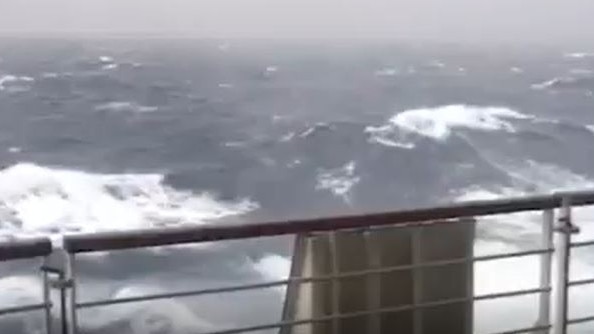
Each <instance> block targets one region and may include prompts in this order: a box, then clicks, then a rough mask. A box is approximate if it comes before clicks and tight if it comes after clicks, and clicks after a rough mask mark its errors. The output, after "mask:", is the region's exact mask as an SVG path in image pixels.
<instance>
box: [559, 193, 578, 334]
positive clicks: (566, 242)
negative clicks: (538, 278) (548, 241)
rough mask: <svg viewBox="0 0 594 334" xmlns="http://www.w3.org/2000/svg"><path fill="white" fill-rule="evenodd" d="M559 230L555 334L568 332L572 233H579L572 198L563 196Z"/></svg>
mask: <svg viewBox="0 0 594 334" xmlns="http://www.w3.org/2000/svg"><path fill="white" fill-rule="evenodd" d="M555 231H556V232H559V239H558V243H557V245H558V247H557V251H556V259H557V277H556V281H555V286H556V290H557V294H556V299H555V316H554V321H553V334H566V333H567V315H568V312H567V309H568V298H567V297H568V296H567V292H568V287H569V284H568V283H569V261H570V256H571V235H572V234H574V233H578V232H579V229H578V228H577V227H576V226H574V225H573V223H572V221H571V199H570V198H569V197H567V196H566V197H563V199H562V206H561V214H560V217H559V224H558V226H557V228H556V229H555Z"/></svg>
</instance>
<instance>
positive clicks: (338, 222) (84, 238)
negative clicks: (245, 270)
mask: <svg viewBox="0 0 594 334" xmlns="http://www.w3.org/2000/svg"><path fill="white" fill-rule="evenodd" d="M565 197H571V204H572V206H582V205H592V204H594V192H593V191H588V192H585V191H584V192H571V193H557V194H552V195H546V196H532V197H513V198H504V199H498V200H487V201H468V202H463V203H458V204H453V205H449V206H441V207H432V208H425V209H415V210H402V211H396V212H390V213H376V214H368V215H355V216H346V217H330V218H322V219H311V220H296V221H278V222H269V223H259V224H247V225H227V226H220V225H217V226H184V227H175V228H173V227H170V228H155V229H143V230H136V231H127V232H122V231H118V232H102V233H87V234H78V235H71V236H66V237H64V247H65V249H66V250H67V251H69V252H71V253H81V252H94V251H107V250H115V249H129V248H141V247H152V246H164V245H172V244H182V243H197V242H208V241H218V240H233V239H245V238H255V237H267V236H268V237H270V236H279V235H288V234H299V233H308V232H322V231H333V230H340V229H354V228H363V227H372V226H386V225H401V226H406V225H409V224H411V223H415V222H416V223H418V222H427V221H437V220H445V219H453V218H461V217H473V216H486V215H493V214H504V213H513V212H521V211H534V210H546V209H553V208H558V207H560V206H561V201H562V199H563V198H565Z"/></svg>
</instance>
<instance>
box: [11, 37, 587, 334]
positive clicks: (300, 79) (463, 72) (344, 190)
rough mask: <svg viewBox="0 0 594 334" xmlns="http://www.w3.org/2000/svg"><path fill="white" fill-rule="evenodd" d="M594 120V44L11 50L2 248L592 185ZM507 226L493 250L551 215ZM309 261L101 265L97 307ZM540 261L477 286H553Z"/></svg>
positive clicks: (95, 312)
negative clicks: (541, 274) (593, 47)
mask: <svg viewBox="0 0 594 334" xmlns="http://www.w3.org/2000/svg"><path fill="white" fill-rule="evenodd" d="M593 110H594V54H593V53H589V52H588V50H567V49H557V48H553V47H528V46H524V47H511V46H510V47H505V46H501V47H479V46H476V47H471V46H461V45H453V44H449V45H437V44H430V45H427V44H423V43H421V42H418V43H415V42H410V41H409V42H386V41H368V42H364V41H348V40H338V41H271V40H257V41H256V40H251V41H250V40H226V41H223V40H192V39H132V38H121V39H115V38H114V39H19V38H4V39H0V165H1V168H0V239H11V238H19V237H27V236H40V235H42V236H50V237H51V238H52V240H53V241H54V242H55V243H56V244H59V242H60V236H61V235H64V234H71V233H79V232H97V231H108V230H127V229H136V228H150V227H164V226H179V225H183V224H217V223H220V222H225V223H237V224H245V223H249V222H254V221H268V220H276V219H290V218H312V217H320V216H329V215H337V214H352V213H367V212H378V211H388V210H397V209H403V208H416V207H425V206H430V205H435V204H445V203H451V202H455V201H461V200H470V199H488V198H498V197H502V196H519V195H526V194H534V193H539V194H541V193H549V192H552V191H556V190H571V189H584V188H592V187H594V182H593V180H594V145H592V143H594V112H593ZM590 212H591V211H589V210H588V209H580V210H578V212H577V213H578V215H577V217H580V218H581V221H578V224H580V225H581V226H582V228H583V232H582V233H581V234H580V236H579V238H583V239H588V236H594V230H593V229H592V228H589V226H588V225H587V220H588V217H590V216H591V214H590ZM491 219H495V220H497V224H489V226H488V227H487V226H486V225H487V224H483V225H481V223H479V226H478V232H477V233H478V236H479V238H478V239H477V242H476V244H477V245H476V247H475V248H476V251H477V253H484V254H486V253H489V254H490V253H492V252H500V251H509V250H514V249H516V250H517V249H524V248H525V247H529V246H533V245H534V242H535V240H538V231H539V225H538V222H539V218H538V215H537V214H521V215H511V216H510V215H508V216H505V217H495V218H491ZM291 247H292V240H291V238H272V239H263V240H250V241H233V242H224V243H215V244H210V243H209V244H201V245H192V246H184V247H173V248H171V247H169V248H165V247H164V248H156V249H150V250H135V251H124V252H114V253H102V254H93V255H85V256H81V258H80V259H79V261H78V262H79V263H78V266H77V269H78V271H79V278H80V279H81V281H82V287H81V289H80V291H81V293H80V298H81V299H82V300H91V299H96V298H116V297H122V296H131V295H138V294H143V293H148V292H155V291H179V290H182V289H184V288H196V287H215V286H222V285H231V284H238V283H246V282H258V281H263V280H270V279H280V278H282V277H286V275H287V272H288V268H289V262H290V261H289V260H290V255H291ZM529 260H530V261H528V260H526V259H520V260H517V259H516V260H505V261H498V262H500V263H498V264H496V265H493V264H489V265H479V266H477V269H476V270H477V277H478V278H477V287H476V288H475V289H476V290H477V291H480V292H497V291H505V290H510V289H511V288H522V287H535V286H534V284H536V282H537V279H538V267H537V264H538V261H537V259H536V258H533V259H529ZM38 263H39V262H38V261H37V262H35V261H17V262H13V263H4V264H2V266H0V296H2V297H1V298H0V304H2V305H18V304H19V303H23V302H31V301H38V300H39V299H40V298H39V297H40V295H41V294H40V291H39V284H38V283H39V282H38V278H37V277H36V276H34V273H35V270H36V268H37V267H36V266H38ZM574 264H575V265H574V267H575V268H574V269H575V271H576V273H575V275H577V276H580V275H582V274H583V275H586V276H587V272H588V271H590V272H591V271H592V269H594V259H593V258H591V257H590V256H588V254H587V253H583V254H578V258H577V259H576V261H574ZM580 277H581V276H580ZM531 284H532V285H531ZM583 291H586V292H583ZM590 292H591V293H589V292H588V288H585V289H584V290H582V292H581V293H580V294H579V295H576V296H575V298H574V300H575V303H576V305H577V306H575V307H574V309H573V311H575V312H578V313H579V312H580V310H583V309H587V308H588V305H590V304H588V300H591V299H592V298H590V297H593V296H592V294H594V290H592V291H590ZM580 298H581V299H580ZM282 300H283V291H282V289H269V290H266V291H259V292H242V293H239V294H228V295H223V294H219V295H216V296H208V297H196V298H184V299H183V300H182V299H179V300H177V299H176V300H166V301H159V302H152V303H137V304H130V305H121V306H117V307H113V308H97V309H89V310H84V311H82V312H81V320H80V322H81V323H80V325H81V333H97V334H98V333H106V334H107V333H160V334H165V333H199V332H201V331H207V330H214V329H224V328H229V327H233V326H240V325H241V326H243V325H255V324H258V323H262V322H270V321H275V320H277V319H278V318H279V316H280V310H281V305H282ZM535 300H536V299H535V298H534V296H529V298H528V297H521V298H512V299H511V300H510V301H509V302H508V301H505V302H488V303H485V305H484V306H477V307H476V308H475V309H476V313H477V314H476V320H475V326H476V327H477V332H480V330H489V331H494V330H505V329H506V328H508V327H510V328H513V327H528V326H530V325H532V321H533V319H534V314H535V306H534V305H535V304H534V303H535ZM580 305H581V306H580ZM481 312H482V313H481ZM586 313H587V312H586ZM501 319H506V321H505V322H502V321H501ZM2 326H4V327H2ZM506 326H508V327H506ZM1 328H5V329H4V330H2V329H1ZM42 329H43V321H42V318H41V317H39V315H33V316H31V317H23V316H11V317H6V318H5V320H4V321H0V331H1V332H5V330H6V331H8V330H9V331H10V332H11V333H15V334H17V333H41V332H42Z"/></svg>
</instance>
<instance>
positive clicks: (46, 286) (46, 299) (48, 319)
mask: <svg viewBox="0 0 594 334" xmlns="http://www.w3.org/2000/svg"><path fill="white" fill-rule="evenodd" d="M41 274H42V276H43V303H44V304H45V309H44V313H45V332H46V333H47V334H52V333H53V332H54V329H53V321H52V300H51V298H50V297H51V296H50V279H49V274H48V272H47V271H45V270H43V268H41Z"/></svg>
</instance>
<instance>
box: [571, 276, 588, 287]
mask: <svg viewBox="0 0 594 334" xmlns="http://www.w3.org/2000/svg"><path fill="white" fill-rule="evenodd" d="M588 284H594V278H588V279H582V280H576V281H570V282H568V283H567V286H579V285H588Z"/></svg>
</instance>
